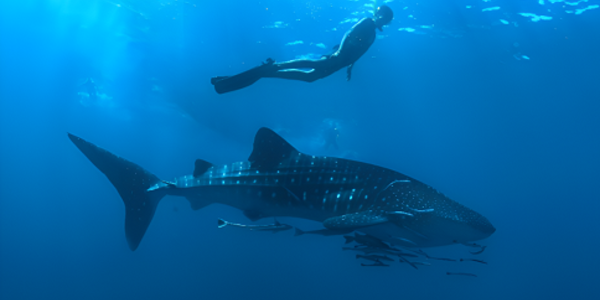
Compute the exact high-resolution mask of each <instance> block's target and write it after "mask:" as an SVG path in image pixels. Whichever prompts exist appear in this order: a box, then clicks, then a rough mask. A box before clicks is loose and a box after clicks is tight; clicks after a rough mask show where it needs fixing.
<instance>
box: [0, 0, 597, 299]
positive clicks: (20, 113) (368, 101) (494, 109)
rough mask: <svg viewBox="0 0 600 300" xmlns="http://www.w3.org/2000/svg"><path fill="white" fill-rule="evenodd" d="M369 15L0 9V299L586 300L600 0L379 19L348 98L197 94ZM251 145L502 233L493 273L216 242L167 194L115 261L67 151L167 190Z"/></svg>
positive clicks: (228, 213)
mask: <svg viewBox="0 0 600 300" xmlns="http://www.w3.org/2000/svg"><path fill="white" fill-rule="evenodd" d="M386 2H388V1H386ZM373 4H375V3H374V2H371V1H367V0H357V1H346V0H331V1H322V0H317V1H292V0H285V1H283V0H266V1H265V0H263V1H242V0H219V1H210V2H209V1H200V0H189V1H183V0H178V1H176V0H170V1H160V0H147V1H142V0H130V1H124V0H122V1H119V0H113V1H101V0H86V1H75V0H70V1H69V0H46V1H41V0H39V1H33V0H20V1H2V4H1V6H0V7H1V8H0V142H1V144H0V299H367V298H368V299H442V298H443V299H567V298H568V299H599V298H600V293H599V292H598V288H597V285H598V282H599V281H598V275H597V274H598V269H599V268H600V255H598V249H599V247H600V232H599V231H600V230H599V228H600V221H599V220H600V218H599V217H598V212H599V211H600V194H599V193H598V186H599V182H600V173H599V170H600V117H599V114H600V90H599V87H600V85H599V82H600V72H599V70H600V55H598V53H600V9H599V8H598V5H599V4H600V1H598V0H589V1H585V0H584V1H578V2H566V1H557V0H546V1H543V0H540V1H535V0H527V1H517V0H511V1H494V0H491V1H476V0H468V1H467V0H452V1H441V0H429V1H399V0H395V1H391V2H389V3H388V5H389V6H390V7H391V8H392V9H393V10H394V12H395V19H394V20H393V22H392V23H391V24H390V25H389V26H387V27H385V28H384V31H383V32H379V33H378V34H379V37H378V39H377V40H376V41H375V43H374V45H373V46H372V47H371V49H370V50H369V52H367V54H365V56H363V57H362V58H361V59H360V60H359V61H358V62H357V63H356V65H355V67H354V70H353V76H352V80H351V81H349V82H347V81H346V80H345V72H344V71H340V72H338V73H335V74H333V75H332V76H330V77H328V78H326V79H322V80H319V81H317V82H314V83H310V84H309V83H304V82H294V81H285V80H278V79H263V80H261V81H259V82H257V83H256V84H254V85H253V86H250V87H248V88H246V89H243V90H240V91H236V92H232V93H228V94H224V95H218V94H216V93H215V92H214V91H213V89H212V86H211V85H210V82H209V79H210V77H212V76H215V75H232V74H235V73H238V72H241V71H244V70H246V69H248V68H251V67H253V66H256V65H258V64H260V62H261V61H264V60H265V59H266V58H268V57H272V58H274V59H276V60H280V61H281V60H288V59H294V58H296V57H306V56H308V57H318V55H320V54H326V53H328V52H330V49H331V48H332V47H333V46H334V45H336V44H338V43H339V41H340V39H341V37H342V35H343V33H344V32H345V31H346V30H348V29H349V28H350V27H351V26H352V24H353V23H355V22H356V21H357V19H355V18H362V17H365V16H368V14H369V12H368V11H369V10H372V9H373V8H372V5H373ZM379 4H381V3H379ZM88 78H93V80H94V81H95V83H96V88H97V93H98V97H97V98H96V99H92V98H90V96H89V93H88V91H87V90H86V89H85V88H83V86H82V84H84V82H85V80H86V79H88ZM262 126H267V127H270V128H272V129H274V130H276V131H277V132H279V133H280V134H281V135H282V136H283V137H284V138H286V139H287V140H288V141H290V142H291V143H292V144H293V145H294V146H295V147H296V148H298V149H299V150H300V151H303V152H305V153H310V154H314V155H328V156H341V157H347V158H351V159H356V160H360V161H364V162H369V163H374V164H378V165H382V166H386V167H388V168H391V169H394V170H397V171H400V172H402V173H404V174H407V175H409V176H411V177H414V178H417V179H419V180H421V181H423V182H425V183H427V184H429V185H431V186H434V187H435V188H437V189H438V190H440V191H442V192H443V193H444V194H446V195H448V196H449V197H450V198H452V199H454V200H456V201H458V202H460V203H461V204H464V205H466V206H468V207H470V208H472V209H474V210H475V211H477V212H480V213H481V214H483V215H484V216H486V217H487V218H488V219H489V220H490V221H491V222H492V224H493V225H494V226H495V227H496V229H497V231H496V233H494V234H493V235H492V236H491V237H490V238H488V239H486V240H483V241H480V243H482V244H484V245H487V249H486V251H485V252H484V253H482V254H481V255H479V256H478V258H480V259H484V260H485V261H487V262H488V263H489V264H488V265H481V264H468V263H452V262H443V261H432V266H430V267H422V268H420V269H419V270H414V269H412V268H410V267H409V266H407V265H406V264H400V263H397V262H394V263H393V264H392V266H391V267H389V268H364V267H361V266H360V265H359V262H358V261H357V260H356V259H355V258H354V255H355V253H349V252H348V251H342V250H341V249H340V248H341V246H342V245H343V243H344V240H343V238H342V237H339V236H338V237H321V236H301V237H294V236H293V234H292V232H291V231H287V232H283V233H277V234H271V233H264V232H247V231H240V230H234V229H232V230H227V229H217V226H216V220H217V219H218V218H224V219H226V220H230V221H235V222H241V223H251V222H250V221H249V220H247V219H246V218H245V217H244V216H243V214H242V213H241V212H240V211H238V210H236V209H233V208H230V207H226V206H222V205H213V206H209V207H207V208H204V209H202V210H199V211H192V210H191V209H190V207H189V203H188V202H187V201H186V200H185V199H184V198H174V197H167V198H165V199H163V200H162V202H161V203H160V205H159V207H158V210H157V212H156V215H155V217H154V220H153V221H152V224H151V225H150V227H149V229H148V231H147V233H146V235H145V237H144V239H143V240H142V242H141V244H140V247H139V248H138V249H137V250H136V251H135V252H132V251H131V250H129V247H128V245H127V242H126V240H125V234H124V230H123V222H124V207H123V203H122V200H121V199H120V197H119V195H118V194H117V192H116V190H115V189H114V188H113V187H112V185H111V184H110V182H109V181H108V180H106V177H105V176H104V175H103V174H102V173H101V172H99V171H98V170H97V169H96V168H95V167H94V166H93V165H92V164H91V163H90V162H89V161H88V160H87V159H86V158H85V156H83V155H82V154H81V152H80V151H79V150H78V149H77V148H76V147H75V146H74V145H73V144H72V143H71V142H70V141H69V139H68V138H67V132H71V133H73V134H76V135H78V136H81V137H83V138H85V139H87V140H89V141H91V142H93V143H95V144H97V145H100V146H101V147H103V148H105V149H109V150H110V151H112V152H114V153H116V154H118V155H120V156H122V157H125V158H127V159H129V160H131V161H133V162H135V163H137V164H139V165H141V166H143V167H144V168H146V169H148V170H150V171H151V172H153V173H154V174H157V175H158V176H159V177H160V178H165V179H169V178H173V177H175V176H181V175H184V174H189V173H191V172H192V170H193V165H194V164H193V163H194V160H195V159H197V158H202V159H204V160H207V161H210V162H212V163H215V164H222V163H229V162H233V161H244V160H246V159H247V157H248V155H249V154H250V152H251V146H252V140H253V136H254V133H255V132H256V131H257V129H258V128H260V127H262ZM331 128H337V129H338V132H339V137H338V139H337V142H338V144H339V149H335V148H331V147H324V143H325V141H324V137H325V136H326V134H327V132H328V130H331ZM279 221H280V222H284V223H288V224H292V225H294V226H300V227H302V228H304V229H318V228H321V227H320V225H319V224H316V223H314V222H309V221H305V220H299V219H292V218H280V219H279ZM269 222H271V220H268V219H267V220H262V221H261V222H259V223H260V224H266V223H269ZM468 250H471V249H468V248H466V247H464V246H462V245H455V246H448V247H440V248H435V249H428V251H429V252H430V253H431V254H432V255H437V256H445V257H462V256H465V254H466V252H467V251H468ZM447 271H451V272H471V273H475V274H477V275H478V277H477V278H473V277H461V276H447V275H446V273H445V272H447Z"/></svg>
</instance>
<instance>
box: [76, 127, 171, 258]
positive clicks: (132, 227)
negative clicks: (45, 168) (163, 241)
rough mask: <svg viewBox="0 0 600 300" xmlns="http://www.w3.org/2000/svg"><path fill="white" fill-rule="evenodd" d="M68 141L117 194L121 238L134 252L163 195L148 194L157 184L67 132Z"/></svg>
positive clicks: (147, 174)
mask: <svg viewBox="0 0 600 300" xmlns="http://www.w3.org/2000/svg"><path fill="white" fill-rule="evenodd" d="M69 139H71V141H72V142H73V144H75V146H77V148H79V150H81V152H83V154H85V156H86V157H87V158H88V159H89V160H90V161H91V162H92V163H93V164H94V165H95V166H96V167H97V168H98V169H99V170H100V171H101V172H102V173H104V175H106V177H107V178H108V180H110V182H111V183H112V184H113V186H114V187H115V188H116V189H117V191H118V192H119V195H121V198H122V199H123V202H124V203H125V236H126V238H127V243H128V244H129V248H130V249H131V250H132V251H133V250H135V249H137V247H138V245H139V244H140V241H141V240H142V238H143V237H144V234H145V233H146V229H148V225H150V222H151V221H152V217H154V212H155V211H156V206H157V205H158V202H159V201H160V199H162V197H164V196H165V194H166V193H165V192H164V191H163V190H162V189H158V190H155V191H148V189H149V188H150V187H152V186H153V185H155V184H157V183H159V182H160V181H161V180H160V179H158V177H156V176H155V175H154V174H152V173H150V172H148V171H146V170H144V169H143V168H142V167H140V166H138V165H136V164H134V163H132V162H130V161H127V160H125V159H123V158H121V157H118V156H116V155H114V154H112V153H110V152H108V151H106V150H104V149H102V148H100V147H98V146H96V145H94V144H92V143H90V142H87V141H85V140H84V139H82V138H79V137H76V136H74V135H72V134H70V133H69Z"/></svg>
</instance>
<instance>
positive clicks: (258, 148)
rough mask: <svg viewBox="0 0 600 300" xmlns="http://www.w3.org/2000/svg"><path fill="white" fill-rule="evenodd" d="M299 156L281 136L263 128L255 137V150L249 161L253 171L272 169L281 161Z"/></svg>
mask: <svg viewBox="0 0 600 300" xmlns="http://www.w3.org/2000/svg"><path fill="white" fill-rule="evenodd" d="M298 154H299V152H298V150H296V148H294V147H293V146H292V145H290V143H288V142H287V141H286V140H284V139H283V138H282V137H281V136H279V135H278V134H277V133H275V132H274V131H273V130H271V129H268V128H265V127H263V128H261V129H259V130H258V132H257V133H256V136H255V137H254V149H253V150H252V154H250V157H248V161H249V162H250V164H251V167H252V168H253V169H272V168H274V167H276V166H277V165H278V164H279V163H280V162H281V161H283V160H285V159H288V158H290V157H291V156H295V155H298Z"/></svg>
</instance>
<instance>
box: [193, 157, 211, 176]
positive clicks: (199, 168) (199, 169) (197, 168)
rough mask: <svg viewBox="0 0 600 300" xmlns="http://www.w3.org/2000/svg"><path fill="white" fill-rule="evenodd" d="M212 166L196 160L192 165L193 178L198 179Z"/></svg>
mask: <svg viewBox="0 0 600 300" xmlns="http://www.w3.org/2000/svg"><path fill="white" fill-rule="evenodd" d="M212 166H213V164H211V163H209V162H207V161H205V160H202V159H196V163H195V164H194V173H193V174H194V177H198V176H200V175H202V174H204V173H205V172H206V170H208V169H210V168H211V167H212Z"/></svg>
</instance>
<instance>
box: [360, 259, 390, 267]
mask: <svg viewBox="0 0 600 300" xmlns="http://www.w3.org/2000/svg"><path fill="white" fill-rule="evenodd" d="M360 265H361V266H363V267H389V266H390V265H386V264H384V263H382V262H381V261H379V260H378V261H375V262H374V263H373V264H371V265H365V264H360Z"/></svg>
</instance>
